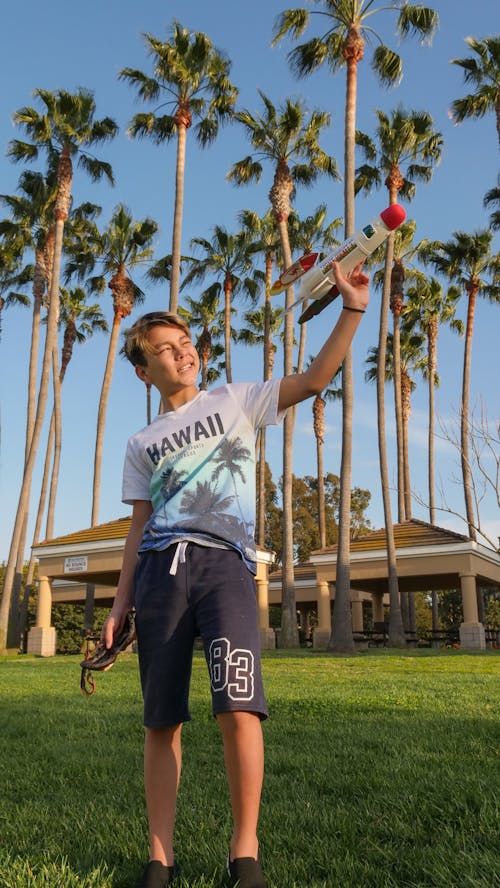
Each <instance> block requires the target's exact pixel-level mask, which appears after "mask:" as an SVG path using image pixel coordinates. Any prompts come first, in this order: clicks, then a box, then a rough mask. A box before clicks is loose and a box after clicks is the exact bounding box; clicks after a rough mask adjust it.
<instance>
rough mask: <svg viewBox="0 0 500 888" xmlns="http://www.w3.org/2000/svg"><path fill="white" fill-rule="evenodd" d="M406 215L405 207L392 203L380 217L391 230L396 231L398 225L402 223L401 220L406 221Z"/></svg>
mask: <svg viewBox="0 0 500 888" xmlns="http://www.w3.org/2000/svg"><path fill="white" fill-rule="evenodd" d="M405 216H406V213H405V211H404V210H403V207H400V206H399V204H391V206H390V207H387V209H386V210H383V212H382V213H381V214H380V218H381V219H383V221H384V223H385V224H386V225H387V228H390V229H391V231H394V229H395V228H397V227H398V225H401V222H403V221H404V219H405Z"/></svg>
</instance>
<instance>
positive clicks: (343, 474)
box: [273, 0, 438, 651]
mask: <svg viewBox="0 0 500 888" xmlns="http://www.w3.org/2000/svg"><path fill="white" fill-rule="evenodd" d="M321 6H322V9H320V10H317V9H315V10H309V9H288V10H285V11H284V12H283V13H282V14H281V15H280V16H279V18H278V22H277V25H276V29H275V36H274V41H273V42H274V43H275V44H276V43H277V42H278V41H280V40H281V39H282V38H283V37H284V36H285V35H286V34H289V35H290V36H291V37H292V38H293V39H298V38H300V37H301V36H302V34H303V33H304V31H305V29H306V28H307V26H308V24H309V22H310V20H311V18H313V17H314V16H319V21H320V22H321V23H324V22H326V29H325V30H324V31H323V33H322V34H321V36H319V37H313V38H311V39H310V40H308V41H307V42H305V43H302V44H299V45H298V46H296V47H295V48H294V49H292V50H291V52H290V53H289V56H288V58H289V61H290V64H291V67H292V70H293V71H294V72H295V73H296V74H297V75H298V76H300V77H302V76H305V75H308V74H311V73H312V72H314V71H316V70H318V69H319V68H320V67H321V66H322V65H323V64H326V65H328V67H329V69H330V70H331V71H332V72H333V73H336V72H337V71H338V70H340V69H341V68H343V67H344V66H345V68H346V101H345V126H344V183H345V185H344V229H345V236H346V237H349V236H351V235H352V234H354V230H355V225H354V194H355V191H354V165H355V159H354V148H355V136H356V105H357V80H358V64H359V63H360V62H361V61H362V59H363V57H364V51H365V44H366V42H367V38H368V40H370V38H372V37H373V36H375V37H376V38H377V40H378V45H377V47H376V49H375V50H374V52H373V59H372V68H373V70H374V71H375V73H376V75H377V77H378V78H379V80H380V81H381V83H382V84H384V85H386V86H391V85H393V84H395V83H397V82H398V81H399V80H400V79H401V76H402V61H401V58H400V57H399V55H398V54H397V53H396V52H394V50H392V49H390V48H389V47H387V46H385V45H384V43H383V41H382V40H381V39H380V37H379V36H378V35H377V34H376V32H374V30H373V28H372V27H371V17H372V16H373V14H374V13H377V12H388V11H391V12H394V13H396V15H397V32H398V35H399V36H400V37H401V38H405V37H407V36H408V35H410V34H411V35H413V34H416V35H418V36H420V38H421V39H424V38H426V37H428V38H430V37H432V34H433V32H434V30H435V28H436V26H437V23H438V16H437V14H436V13H435V12H434V11H433V10H432V9H430V8H429V7H425V6H422V5H421V4H412V3H404V4H401V3H399V2H397V0H390V2H389V3H388V4H386V5H384V6H380V7H377V8H375V9H374V8H373V2H372V0H322V3H321ZM353 400H354V392H353V371H352V350H351V349H349V350H348V352H347V354H346V356H345V358H344V362H343V364H342V462H341V470H340V479H341V483H340V506H339V540H338V549H337V575H336V593H335V620H334V623H333V627H332V637H331V639H330V643H329V647H330V648H331V649H335V650H348V651H352V650H353V649H354V641H353V638H352V623H351V602H350V537H351V534H350V522H351V483H352V413H353ZM391 588H392V599H391V610H392V609H393V608H394V610H395V615H394V619H395V620H396V621H397V620H398V617H397V612H398V610H399V603H398V600H397V590H396V589H395V588H394V584H392V586H391ZM400 622H401V621H400V620H399V623H400ZM396 634H397V635H399V638H400V639H401V638H402V630H401V629H400V630H399V632H398V633H395V632H394V637H395V639H396Z"/></svg>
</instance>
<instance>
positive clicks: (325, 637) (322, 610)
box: [313, 580, 332, 648]
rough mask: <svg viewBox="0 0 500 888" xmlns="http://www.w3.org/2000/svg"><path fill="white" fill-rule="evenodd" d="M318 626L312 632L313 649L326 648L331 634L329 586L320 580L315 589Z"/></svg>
mask: <svg viewBox="0 0 500 888" xmlns="http://www.w3.org/2000/svg"><path fill="white" fill-rule="evenodd" d="M316 590H317V607H318V625H317V627H316V629H314V630H313V647H315V648H316V647H326V646H327V644H328V642H329V641H330V635H331V634H332V612H331V609H330V586H329V584H328V583H327V582H326V581H325V580H321V581H320V582H319V583H318V585H317V587H316Z"/></svg>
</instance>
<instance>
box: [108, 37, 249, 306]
mask: <svg viewBox="0 0 500 888" xmlns="http://www.w3.org/2000/svg"><path fill="white" fill-rule="evenodd" d="M144 37H145V41H146V47H147V49H148V52H149V54H150V55H151V56H152V58H153V75H152V76H148V75H147V74H144V73H143V72H142V71H139V70H137V69H135V68H123V70H122V71H121V72H120V75H119V76H120V78H121V79H122V80H126V81H128V83H130V84H132V86H135V87H136V89H137V93H138V96H139V98H140V99H142V100H143V101H145V102H157V101H158V100H159V99H161V100H162V101H161V105H159V106H158V107H157V108H155V109H154V110H153V111H150V112H148V113H143V114H136V115H135V117H134V118H133V120H132V121H131V123H130V126H129V134H130V135H131V136H133V137H135V136H145V137H149V138H151V139H152V140H153V141H154V142H155V143H156V144H158V145H161V144H162V143H163V142H169V141H170V140H171V139H173V138H174V136H176V137H177V164H176V177H175V209H174V224H173V232H172V277H171V281H170V304H169V308H170V311H173V312H175V311H177V303H178V296H179V277H180V259H181V237H182V213H183V203H184V169H185V158H186V135H187V131H188V129H189V128H190V127H191V126H192V122H193V117H194V118H195V119H196V120H197V121H198V122H197V124H196V127H195V135H196V140H197V142H198V144H199V145H201V147H202V148H205V147H206V146H207V145H209V144H210V143H211V142H213V141H214V139H215V138H216V137H217V134H218V132H219V126H220V124H222V123H224V122H226V121H227V120H230V119H231V116H232V113H233V108H234V104H235V102H236V99H237V97H238V90H237V89H236V88H235V87H234V86H233V85H232V83H231V82H230V80H229V73H230V69H231V63H230V61H229V59H227V58H226V57H225V56H224V55H223V54H222V53H221V52H219V51H218V50H216V49H215V48H214V46H213V44H212V42H211V40H210V39H209V38H208V37H207V35H206V34H203V33H201V32H191V31H188V30H187V28H183V27H182V25H180V24H179V22H177V21H175V20H174V22H173V24H172V28H171V30H170V33H169V35H168V39H167V40H166V41H164V42H163V41H161V40H158V39H157V38H156V37H153V36H152V35H151V34H145V35H144ZM165 108H168V110H169V113H167V114H161V115H158V114H157V112H158V111H159V110H160V109H165Z"/></svg>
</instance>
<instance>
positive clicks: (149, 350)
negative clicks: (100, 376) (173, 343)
mask: <svg viewBox="0 0 500 888" xmlns="http://www.w3.org/2000/svg"><path fill="white" fill-rule="evenodd" d="M158 326H164V327H178V328H179V329H180V330H183V331H184V333H186V335H187V336H189V338H191V331H190V329H189V327H188V325H187V324H186V322H185V321H184V320H183V319H182V318H181V317H180V316H179V315H177V314H174V313H173V312H172V311H150V312H149V313H148V314H145V315H142V316H141V317H140V318H137V320H136V322H135V324H133V325H132V326H131V327H129V328H128V329H127V330H124V331H123V336H124V338H125V345H124V346H123V351H124V353H125V356H126V357H127V358H128V359H129V361H130V363H131V364H133V365H134V367H145V366H146V355H147V354H153V352H154V348H153V346H152V345H151V343H150V342H149V338H148V335H149V331H150V330H151V329H152V327H158Z"/></svg>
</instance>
